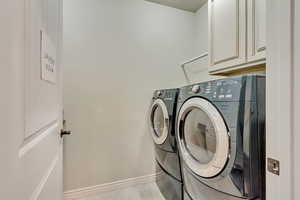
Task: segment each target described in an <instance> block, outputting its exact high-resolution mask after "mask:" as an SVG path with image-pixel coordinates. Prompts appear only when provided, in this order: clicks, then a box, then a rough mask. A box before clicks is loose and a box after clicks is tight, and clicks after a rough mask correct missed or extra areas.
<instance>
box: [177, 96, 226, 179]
mask: <svg viewBox="0 0 300 200" xmlns="http://www.w3.org/2000/svg"><path fill="white" fill-rule="evenodd" d="M193 108H199V109H201V110H203V111H204V112H205V113H206V114H207V115H208V116H209V118H210V119H211V121H212V123H213V126H214V128H215V130H216V141H217V144H216V153H215V155H214V157H213V159H212V160H211V161H210V162H209V163H207V164H201V163H199V162H198V161H197V160H196V159H195V158H194V157H193V156H192V155H191V154H190V153H189V151H188V150H187V148H186V145H185V141H184V136H183V133H181V130H180V129H181V126H182V125H183V122H184V120H185V117H186V116H187V114H188V113H189V112H190V111H191V110H192V109H193ZM176 137H177V140H178V143H179V144H178V146H179V149H180V151H181V154H182V159H183V161H184V162H185V163H186V164H187V166H188V167H189V168H190V169H191V170H192V171H193V172H194V173H195V174H197V175H199V176H201V177H204V178H212V177H215V176H216V175H218V174H219V173H220V172H221V171H222V170H223V169H224V167H225V166H226V163H227V161H228V159H229V152H230V149H229V147H230V145H229V141H230V137H229V132H228V130H227V127H226V125H225V122H224V120H223V118H222V116H221V115H220V113H219V111H218V110H217V109H216V108H215V107H214V106H213V105H212V104H211V103H210V102H209V101H207V100H205V99H203V98H199V97H195V98H191V99H189V100H187V101H186V102H185V103H184V104H183V105H182V107H181V109H180V111H179V114H178V121H177V136H176Z"/></svg>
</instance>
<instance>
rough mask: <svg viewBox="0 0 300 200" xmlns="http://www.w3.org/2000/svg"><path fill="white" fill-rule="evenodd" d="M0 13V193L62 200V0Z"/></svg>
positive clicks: (2, 6) (3, 6)
mask: <svg viewBox="0 0 300 200" xmlns="http://www.w3.org/2000/svg"><path fill="white" fill-rule="evenodd" d="M0 13H1V14H0V22H1V31H0V35H1V37H0V63H1V67H0V88H1V98H0V123H1V126H0V131H1V145H0V157H1V165H0V177H1V180H0V196H1V197H0V198H1V199H9V200H62V198H63V197H62V194H63V186H62V139H61V137H60V130H61V128H62V74H61V49H62V48H61V44H62V0H23V1H19V0H4V1H1V3H0Z"/></svg>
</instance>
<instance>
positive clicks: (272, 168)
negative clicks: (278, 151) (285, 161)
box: [268, 158, 280, 176]
mask: <svg viewBox="0 0 300 200" xmlns="http://www.w3.org/2000/svg"><path fill="white" fill-rule="evenodd" d="M268 171H269V172H271V173H273V174H275V175H278V176H279V175H280V162H279V161H278V160H275V159H273V158H268Z"/></svg>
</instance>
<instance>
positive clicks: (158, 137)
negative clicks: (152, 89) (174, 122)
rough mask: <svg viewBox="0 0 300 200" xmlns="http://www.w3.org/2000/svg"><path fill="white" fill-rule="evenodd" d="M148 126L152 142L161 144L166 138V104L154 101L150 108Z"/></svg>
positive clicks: (167, 128)
mask: <svg viewBox="0 0 300 200" xmlns="http://www.w3.org/2000/svg"><path fill="white" fill-rule="evenodd" d="M149 124H150V125H149V126H150V130H151V133H152V138H153V140H154V142H155V143H156V144H163V143H164V142H165V141H166V139H167V137H168V132H169V114H168V110H167V107H166V104H165V103H164V102H163V101H162V100H161V99H157V100H156V101H154V103H153V104H152V106H151V109H150V114H149Z"/></svg>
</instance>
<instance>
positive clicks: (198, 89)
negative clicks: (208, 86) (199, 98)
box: [192, 85, 200, 93]
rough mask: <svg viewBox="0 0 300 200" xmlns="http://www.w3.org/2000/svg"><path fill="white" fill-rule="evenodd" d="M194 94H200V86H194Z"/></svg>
mask: <svg viewBox="0 0 300 200" xmlns="http://www.w3.org/2000/svg"><path fill="white" fill-rule="evenodd" d="M192 92H193V93H198V92H200V86H199V85H194V86H193V87H192Z"/></svg>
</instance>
